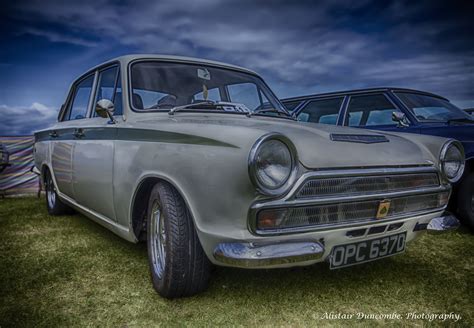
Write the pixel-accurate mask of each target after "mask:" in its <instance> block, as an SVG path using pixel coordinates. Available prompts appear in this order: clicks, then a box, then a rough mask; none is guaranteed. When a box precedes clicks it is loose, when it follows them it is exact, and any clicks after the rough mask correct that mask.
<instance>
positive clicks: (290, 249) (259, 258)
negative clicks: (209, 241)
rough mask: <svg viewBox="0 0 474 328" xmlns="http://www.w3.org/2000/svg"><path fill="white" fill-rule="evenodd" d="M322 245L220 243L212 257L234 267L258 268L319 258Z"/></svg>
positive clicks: (305, 242) (304, 243)
mask: <svg viewBox="0 0 474 328" xmlns="http://www.w3.org/2000/svg"><path fill="white" fill-rule="evenodd" d="M323 254H324V246H323V245H322V244H321V243H318V242H312V241H299V242H278V243H271V244H269V243H266V244H265V243H238V242H235V243H221V244H218V245H217V246H216V248H215V249H214V258H215V259H216V260H217V261H219V262H221V263H226V264H229V265H232V266H235V267H242V268H258V267H264V266H273V265H280V264H287V263H295V262H306V261H314V260H318V259H320V258H321V257H322V256H323Z"/></svg>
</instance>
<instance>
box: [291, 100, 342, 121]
mask: <svg viewBox="0 0 474 328" xmlns="http://www.w3.org/2000/svg"><path fill="white" fill-rule="evenodd" d="M343 100H344V97H338V98H331V99H321V100H313V101H310V102H309V103H308V104H306V105H305V107H304V108H303V110H302V111H300V113H299V114H298V120H299V121H302V122H312V123H321V124H331V125H336V124H337V118H338V116H339V110H340V108H341V105H342V101H343Z"/></svg>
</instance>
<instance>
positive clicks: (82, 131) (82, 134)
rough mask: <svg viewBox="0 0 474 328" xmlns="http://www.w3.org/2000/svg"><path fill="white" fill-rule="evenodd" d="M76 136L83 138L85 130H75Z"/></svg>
mask: <svg viewBox="0 0 474 328" xmlns="http://www.w3.org/2000/svg"><path fill="white" fill-rule="evenodd" d="M74 136H75V137H76V138H78V139H81V138H83V137H84V130H83V129H76V130H74Z"/></svg>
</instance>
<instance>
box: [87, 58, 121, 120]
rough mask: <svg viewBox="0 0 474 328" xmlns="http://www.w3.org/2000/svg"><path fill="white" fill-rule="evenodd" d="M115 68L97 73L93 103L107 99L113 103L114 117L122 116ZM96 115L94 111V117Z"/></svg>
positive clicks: (119, 86) (117, 73)
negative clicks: (97, 78)
mask: <svg viewBox="0 0 474 328" xmlns="http://www.w3.org/2000/svg"><path fill="white" fill-rule="evenodd" d="M118 71H119V69H118V67H117V66H114V67H111V68H107V69H105V70H103V71H101V72H100V73H99V80H98V83H97V92H96V97H95V101H96V102H97V101H99V100H101V99H108V100H110V101H112V102H113V103H114V109H115V110H114V115H122V88H121V85H120V84H121V83H120V78H119V72H118ZM96 116H97V113H96V112H95V111H94V117H96Z"/></svg>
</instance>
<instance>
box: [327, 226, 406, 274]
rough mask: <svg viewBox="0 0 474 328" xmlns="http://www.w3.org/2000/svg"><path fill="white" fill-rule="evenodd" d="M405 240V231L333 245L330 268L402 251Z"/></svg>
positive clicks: (337, 267)
mask: <svg viewBox="0 0 474 328" xmlns="http://www.w3.org/2000/svg"><path fill="white" fill-rule="evenodd" d="M405 241H406V232H403V233H399V234H397V235H391V236H385V237H380V238H376V239H371V240H364V241H360V242H358V243H352V244H345V245H338V246H334V248H333V249H332V252H331V258H330V261H329V262H330V268H331V269H339V268H343V267H347V266H351V265H355V264H360V263H364V262H370V261H374V260H378V259H381V258H384V257H388V256H392V255H396V254H399V253H403V251H405Z"/></svg>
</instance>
